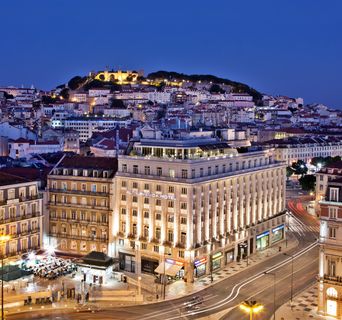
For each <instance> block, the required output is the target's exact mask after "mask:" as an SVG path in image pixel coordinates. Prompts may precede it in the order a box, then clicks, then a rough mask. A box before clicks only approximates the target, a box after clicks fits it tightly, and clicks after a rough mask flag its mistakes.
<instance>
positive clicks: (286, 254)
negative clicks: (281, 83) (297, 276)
mask: <svg viewBox="0 0 342 320" xmlns="http://www.w3.org/2000/svg"><path fill="white" fill-rule="evenodd" d="M284 255H285V256H288V257H291V307H292V299H293V258H294V257H293V254H288V253H284Z"/></svg>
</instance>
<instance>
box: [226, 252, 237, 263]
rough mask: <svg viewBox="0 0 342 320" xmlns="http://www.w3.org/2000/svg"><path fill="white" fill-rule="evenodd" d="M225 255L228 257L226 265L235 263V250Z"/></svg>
mask: <svg viewBox="0 0 342 320" xmlns="http://www.w3.org/2000/svg"><path fill="white" fill-rule="evenodd" d="M225 255H226V264H228V263H231V262H233V261H234V258H235V255H234V249H231V250H229V251H226V252H225Z"/></svg>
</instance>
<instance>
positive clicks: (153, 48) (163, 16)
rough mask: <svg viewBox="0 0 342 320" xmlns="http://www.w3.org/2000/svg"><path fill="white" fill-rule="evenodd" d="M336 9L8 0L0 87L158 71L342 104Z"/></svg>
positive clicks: (0, 26)
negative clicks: (119, 71) (107, 71)
mask: <svg viewBox="0 0 342 320" xmlns="http://www.w3.org/2000/svg"><path fill="white" fill-rule="evenodd" d="M341 12H342V1H341V0H329V1H326V0H286V1H275V0H259V1H256V0H234V1H231V0H210V1H209V0H207V1H202V0H173V1H160V0H159V1H154V0H145V1H143V0H131V1H118V0H96V1H94V0H91V1H90V0H89V1H88V0H33V1H26V0H20V1H19V0H4V1H1V15H0V16H1V18H0V30H1V33H0V35H1V37H0V58H1V59H0V85H21V84H24V85H31V84H34V85H36V86H37V87H40V88H43V89H50V88H53V87H55V86H56V85H58V84H60V83H64V82H66V81H67V80H68V79H69V78H70V77H72V76H74V75H78V74H79V75H84V74H87V73H88V71H90V70H100V69H103V68H104V67H105V66H112V67H115V68H119V67H120V68H128V69H144V70H145V72H146V73H148V72H151V71H157V70H160V69H162V70H172V71H179V72H184V73H211V74H214V75H218V76H221V77H226V78H229V79H232V80H237V81H242V82H246V83H248V84H249V85H251V86H253V87H255V88H256V89H258V90H260V91H263V92H268V93H272V94H285V95H289V96H293V97H297V96H301V97H304V98H305V101H306V102H308V103H309V102H322V103H325V104H328V105H330V106H333V107H340V108H342V82H341V75H342V35H341V30H342V16H341Z"/></svg>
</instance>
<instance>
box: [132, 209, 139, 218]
mask: <svg viewBox="0 0 342 320" xmlns="http://www.w3.org/2000/svg"><path fill="white" fill-rule="evenodd" d="M132 216H133V217H137V216H138V211H137V210H135V209H133V210H132Z"/></svg>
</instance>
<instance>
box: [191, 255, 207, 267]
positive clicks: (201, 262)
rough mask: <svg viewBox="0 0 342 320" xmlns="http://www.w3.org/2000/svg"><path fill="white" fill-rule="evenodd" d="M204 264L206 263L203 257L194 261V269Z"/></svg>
mask: <svg viewBox="0 0 342 320" xmlns="http://www.w3.org/2000/svg"><path fill="white" fill-rule="evenodd" d="M206 262H207V258H206V257H204V258H202V259H200V260H195V262H194V264H195V267H198V266H200V265H202V264H204V263H206Z"/></svg>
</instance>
